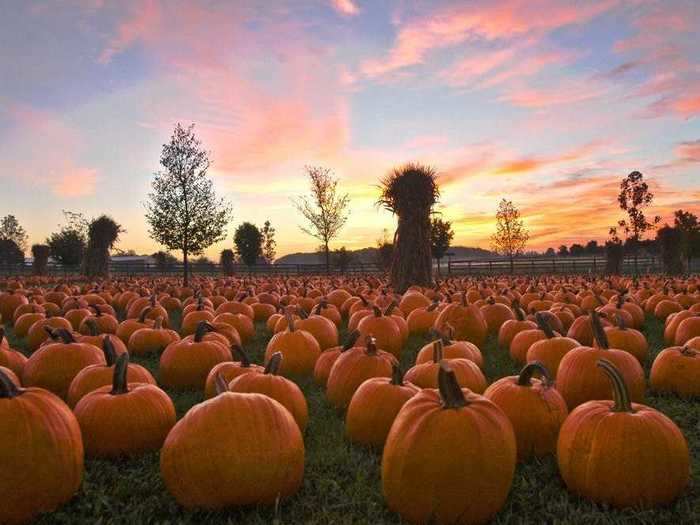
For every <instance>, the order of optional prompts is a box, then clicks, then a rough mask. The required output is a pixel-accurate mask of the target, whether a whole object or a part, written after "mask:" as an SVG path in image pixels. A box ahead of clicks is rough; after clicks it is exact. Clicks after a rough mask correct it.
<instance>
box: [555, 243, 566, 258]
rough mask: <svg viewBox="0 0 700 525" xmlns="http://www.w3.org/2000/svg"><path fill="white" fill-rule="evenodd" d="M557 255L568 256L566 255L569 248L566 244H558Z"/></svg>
mask: <svg viewBox="0 0 700 525" xmlns="http://www.w3.org/2000/svg"><path fill="white" fill-rule="evenodd" d="M557 255H558V256H559V257H566V256H568V255H569V248H568V246H565V245H563V244H562V245H561V246H559V250H557Z"/></svg>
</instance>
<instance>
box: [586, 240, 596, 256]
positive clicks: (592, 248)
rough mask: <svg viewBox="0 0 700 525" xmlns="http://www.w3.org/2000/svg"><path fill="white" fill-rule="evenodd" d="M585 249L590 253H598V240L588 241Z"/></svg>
mask: <svg viewBox="0 0 700 525" xmlns="http://www.w3.org/2000/svg"><path fill="white" fill-rule="evenodd" d="M585 251H586V253H587V254H588V255H596V254H597V253H598V241H588V242H587V243H586V248H585Z"/></svg>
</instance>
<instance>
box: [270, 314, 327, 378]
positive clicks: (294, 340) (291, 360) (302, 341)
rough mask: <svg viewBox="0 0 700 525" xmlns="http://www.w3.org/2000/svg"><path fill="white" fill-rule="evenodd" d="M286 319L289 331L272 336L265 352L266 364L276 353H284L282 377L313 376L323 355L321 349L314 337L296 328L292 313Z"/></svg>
mask: <svg viewBox="0 0 700 525" xmlns="http://www.w3.org/2000/svg"><path fill="white" fill-rule="evenodd" d="M286 317H287V329H286V330H285V331H283V332H280V333H278V334H275V335H273V336H272V339H270V342H269V343H268V344H267V348H266V350H265V362H266V363H267V361H269V360H270V358H271V357H272V355H273V354H274V353H275V352H282V355H283V356H284V359H283V361H282V367H281V369H280V373H281V374H282V375H284V376H300V375H311V374H312V373H313V371H314V366H315V365H316V360H317V359H318V357H319V355H321V347H320V346H319V344H318V341H316V339H315V338H314V336H313V335H311V334H310V333H309V332H307V331H306V330H298V329H297V328H296V323H295V322H294V320H293V319H292V316H291V313H290V312H287V313H286Z"/></svg>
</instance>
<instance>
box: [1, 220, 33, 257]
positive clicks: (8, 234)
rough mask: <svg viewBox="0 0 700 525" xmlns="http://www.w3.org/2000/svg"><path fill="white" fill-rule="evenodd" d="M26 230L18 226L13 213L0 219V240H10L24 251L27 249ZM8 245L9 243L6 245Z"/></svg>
mask: <svg viewBox="0 0 700 525" xmlns="http://www.w3.org/2000/svg"><path fill="white" fill-rule="evenodd" d="M27 239H28V235H27V232H26V231H24V228H22V226H20V224H19V221H17V218H16V217H15V216H14V215H5V216H4V217H3V218H2V219H0V240H7V241H12V242H14V243H15V245H16V246H17V247H18V248H19V249H20V250H21V251H22V253H24V252H25V251H26V249H27ZM8 246H9V245H8Z"/></svg>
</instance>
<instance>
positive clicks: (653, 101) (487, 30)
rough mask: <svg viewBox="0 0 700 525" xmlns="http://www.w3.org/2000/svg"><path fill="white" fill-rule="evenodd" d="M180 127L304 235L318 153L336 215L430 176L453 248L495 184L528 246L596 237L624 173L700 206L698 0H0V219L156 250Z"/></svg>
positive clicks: (239, 190)
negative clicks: (404, 175) (98, 230)
mask: <svg viewBox="0 0 700 525" xmlns="http://www.w3.org/2000/svg"><path fill="white" fill-rule="evenodd" d="M178 121H179V122H182V123H183V124H188V123H190V122H194V123H196V130H197V133H198V134H199V135H200V137H201V138H202V140H203V142H204V144H205V146H206V148H207V149H208V150H209V151H210V152H211V158H212V160H213V167H212V169H211V176H212V178H213V179H214V181H215V186H216V189H217V191H218V193H219V194H220V195H222V196H224V197H226V198H227V199H228V200H230V202H231V203H232V205H233V208H234V221H233V222H232V224H231V225H230V228H229V231H230V233H229V236H228V238H227V241H226V242H224V243H221V244H219V245H216V246H214V247H212V248H211V249H210V250H208V252H207V254H208V255H210V256H212V257H215V256H216V254H217V253H218V252H219V251H220V250H221V249H222V248H224V247H229V246H231V245H232V240H231V239H232V233H233V230H234V228H235V226H236V225H237V224H239V223H240V222H242V221H251V222H254V223H257V224H259V225H262V223H263V222H264V221H265V220H266V219H270V221H271V222H272V224H273V226H275V227H276V228H277V230H278V244H279V249H278V252H279V255H282V254H285V253H290V252H295V251H301V250H311V249H313V248H315V247H316V246H317V245H318V242H317V241H315V240H314V239H312V238H309V237H308V236H306V235H305V234H303V233H302V232H301V231H300V230H299V228H298V225H299V224H300V221H301V219H300V217H299V216H298V214H297V213H296V211H295V210H294V208H293V207H292V206H291V204H290V198H291V197H295V196H298V195H299V194H301V193H304V192H305V190H306V180H305V178H304V171H303V168H304V165H307V164H313V165H323V166H327V167H330V168H332V169H333V170H334V171H335V174H336V175H337V176H338V177H339V178H340V180H341V186H342V188H344V189H345V190H346V191H347V192H349V193H350V196H351V199H352V202H351V208H352V212H351V217H350V220H349V221H348V224H347V226H346V228H345V229H344V230H343V231H342V232H341V235H340V238H339V239H337V241H336V242H335V243H334V246H335V247H339V246H341V245H345V246H347V247H348V248H359V247H364V246H368V245H374V244H375V242H376V239H377V238H379V237H380V236H381V234H382V229H383V228H388V229H389V230H390V231H392V232H393V227H394V219H393V218H392V216H391V215H390V214H389V213H388V212H385V211H383V210H380V209H378V208H377V207H376V206H375V205H374V203H375V201H376V198H377V191H378V190H377V187H376V185H377V183H378V180H379V179H380V178H381V177H382V176H383V175H384V174H385V173H386V172H387V171H388V170H389V169H390V168H391V167H393V166H397V165H399V164H401V163H404V162H407V161H420V162H423V163H427V164H431V165H433V166H435V167H436V168H437V170H438V171H439V172H440V174H441V176H440V186H441V190H442V199H441V205H440V207H439V209H440V211H441V212H442V213H443V215H444V216H445V217H447V218H448V219H450V220H452V221H453V224H454V228H455V231H456V236H455V241H454V244H460V245H470V246H481V247H484V248H488V247H489V236H490V235H491V233H492V232H493V230H494V221H495V211H496V207H497V205H498V201H499V200H500V198H502V197H506V198H508V199H511V200H513V201H514V203H515V204H516V205H517V206H518V207H520V209H521V211H522V214H523V216H524V218H525V221H526V223H527V226H528V227H529V229H530V232H531V242H530V245H529V248H532V249H538V250H539V249H544V248H547V247H548V246H558V245H559V244H562V243H566V244H571V243H572V242H579V241H587V240H589V239H598V240H604V238H605V237H606V235H607V227H608V226H609V225H611V224H613V223H614V222H615V221H616V220H617V219H618V218H620V217H621V215H620V212H619V210H618V209H617V208H616V192H617V186H618V185H619V181H620V179H621V178H622V177H624V176H625V175H626V174H627V173H629V172H630V171H632V170H640V171H642V172H643V173H644V174H645V177H646V178H647V179H648V180H649V182H650V184H651V186H652V188H653V191H654V192H655V194H656V204H655V206H654V210H653V212H652V213H653V214H660V215H662V217H664V219H668V218H669V216H670V215H671V214H672V211H673V210H674V209H677V208H685V209H691V210H693V209H694V211H695V212H696V213H697V212H700V2H699V1H698V0H687V1H682V0H658V1H654V0H648V1H645V0H595V1H594V0H590V1H588V0H586V1H560V0H502V1H486V0H482V1H479V0H462V1H454V2H438V1H428V0H423V1H409V0H403V1H402V0H397V1H394V2H391V1H379V0H377V1H369V0H297V1H291V2H285V1H282V0H267V1H265V0H262V1H253V0H251V1H242V0H237V1H223V0H222V1H204V0H202V1H198V2H194V1H191V2H185V1H175V0H160V1H159V0H133V1H132V0H124V1H121V0H120V1H117V0H114V1H110V0H62V1H59V0H55V1H53V0H46V1H42V2H25V1H22V0H0V188H1V189H0V195H2V199H1V201H0V215H5V214H7V213H12V214H14V215H16V216H17V218H18V219H19V221H20V222H21V224H22V225H23V226H24V227H25V229H27V230H28V232H29V234H30V242H32V243H33V242H42V241H43V240H44V239H45V238H46V236H47V234H49V233H50V232H51V231H54V230H56V229H57V227H58V224H59V223H60V222H62V214H61V210H62V209H68V210H73V211H80V212H84V213H85V214H86V215H87V216H97V215H99V214H101V213H108V214H110V215H112V216H113V217H114V218H115V219H116V220H117V221H118V222H120V223H121V224H122V225H123V226H124V227H125V228H126V230H127V233H126V234H125V235H123V237H122V240H121V242H120V244H119V247H120V248H123V249H134V250H136V251H137V252H146V253H151V252H153V251H155V250H156V249H158V246H157V245H156V244H155V243H154V242H153V241H151V240H150V239H149V237H148V233H147V226H146V223H145V219H144V208H143V203H144V201H145V199H146V195H147V193H148V191H149V186H150V181H151V179H152V175H153V172H154V171H157V170H158V169H159V166H158V159H159V155H160V148H161V145H162V144H163V143H164V142H166V141H167V140H168V138H169V136H170V133H171V131H172V128H173V126H174V124H175V123H176V122H178Z"/></svg>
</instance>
